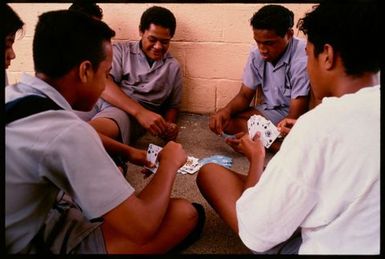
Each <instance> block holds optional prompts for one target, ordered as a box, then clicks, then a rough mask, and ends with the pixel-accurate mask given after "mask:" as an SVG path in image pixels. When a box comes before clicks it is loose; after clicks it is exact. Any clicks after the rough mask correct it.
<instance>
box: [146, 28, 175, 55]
mask: <svg viewBox="0 0 385 259" xmlns="http://www.w3.org/2000/svg"><path fill="white" fill-rule="evenodd" d="M140 36H141V37H142V39H141V41H142V50H143V52H144V54H145V55H146V56H147V57H148V58H150V59H152V60H161V59H162V58H163V56H164V54H166V52H167V50H168V48H169V46H170V40H171V35H170V30H169V29H167V28H165V27H162V26H160V25H155V24H153V23H152V24H150V27H149V28H148V29H147V30H145V31H144V32H140Z"/></svg>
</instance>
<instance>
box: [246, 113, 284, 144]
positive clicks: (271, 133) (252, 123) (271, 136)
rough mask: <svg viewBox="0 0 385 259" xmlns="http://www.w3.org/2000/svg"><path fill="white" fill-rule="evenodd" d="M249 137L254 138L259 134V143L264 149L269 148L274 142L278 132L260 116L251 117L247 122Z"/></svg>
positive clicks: (269, 122)
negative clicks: (260, 142)
mask: <svg viewBox="0 0 385 259" xmlns="http://www.w3.org/2000/svg"><path fill="white" fill-rule="evenodd" d="M247 125H248V129H249V136H250V138H251V139H253V138H254V136H255V134H256V133H257V132H260V134H261V141H262V143H263V145H264V146H265V147H266V148H269V147H270V145H271V144H272V143H273V142H274V140H275V139H276V138H277V137H278V136H279V131H278V129H277V127H275V125H274V124H273V123H272V122H271V121H269V120H267V119H266V118H264V117H262V116H260V115H253V116H251V117H250V119H249V120H248V121H247Z"/></svg>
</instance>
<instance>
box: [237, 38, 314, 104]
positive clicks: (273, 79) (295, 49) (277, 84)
mask: <svg viewBox="0 0 385 259" xmlns="http://www.w3.org/2000/svg"><path fill="white" fill-rule="evenodd" d="M305 47H306V42H305V41H304V40H301V39H298V38H295V37H293V38H292V40H291V41H290V42H289V44H288V47H287V49H286V51H285V53H284V54H283V55H282V57H281V59H280V60H279V61H278V62H277V64H276V65H275V67H274V66H273V65H272V64H271V63H270V62H266V61H264V60H263V59H262V58H261V55H260V53H259V50H258V48H257V47H254V48H253V49H252V50H251V52H250V55H249V58H248V60H247V63H246V66H245V69H244V74H243V84H244V85H245V86H247V87H249V88H251V89H254V90H256V89H257V87H262V96H263V102H262V104H261V106H262V109H265V110H273V109H274V110H275V109H281V108H288V107H289V106H290V101H291V99H295V98H297V97H299V96H307V95H309V90H310V82H309V77H308V74H307V70H306V66H307V56H306V52H305Z"/></svg>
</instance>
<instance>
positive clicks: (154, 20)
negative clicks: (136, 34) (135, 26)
mask: <svg viewBox="0 0 385 259" xmlns="http://www.w3.org/2000/svg"><path fill="white" fill-rule="evenodd" d="M151 24H155V25H160V26H162V27H164V28H167V29H169V30H170V35H171V37H173V36H174V34H175V29H176V19H175V16H174V14H173V13H172V12H171V11H170V10H168V9H167V8H164V7H161V6H152V7H150V8H148V9H147V10H146V11H144V13H143V14H142V17H141V18H140V25H139V30H140V32H142V33H144V31H145V30H148V29H149V28H150V25H151Z"/></svg>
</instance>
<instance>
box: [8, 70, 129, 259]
mask: <svg viewBox="0 0 385 259" xmlns="http://www.w3.org/2000/svg"><path fill="white" fill-rule="evenodd" d="M30 94H37V95H43V96H44V95H45V96H48V97H49V98H51V99H52V100H54V101H55V102H56V103H57V104H58V105H60V106H61V107H62V108H63V110H57V111H54V110H51V111H45V112H41V113H38V114H34V115H31V116H29V117H26V118H22V119H19V120H16V121H14V122H11V123H9V124H8V125H7V126H6V131H5V133H6V138H5V179H6V182H5V213H6V215H5V236H6V238H5V239H6V248H7V252H8V253H17V252H19V251H20V250H22V249H24V248H25V247H26V246H27V245H28V244H29V243H30V241H31V240H32V238H33V237H34V236H35V234H36V233H37V232H38V230H39V229H40V227H41V226H42V224H43V222H44V220H45V218H46V216H47V214H48V211H49V210H50V209H51V208H52V206H53V203H54V202H55V199H56V196H57V194H58V192H59V190H64V191H65V192H66V193H68V194H69V195H70V196H71V197H72V198H73V199H74V201H75V202H76V203H77V204H79V206H80V207H81V208H82V211H83V214H84V215H85V216H86V217H87V218H88V219H93V218H98V217H101V216H103V215H104V214H106V213H107V212H109V211H110V210H111V209H113V208H115V207H116V206H118V205H119V204H121V203H122V202H123V201H124V200H126V199H127V198H128V197H129V196H130V195H132V194H133V193H134V189H133V187H132V186H131V185H130V184H129V183H128V182H127V181H126V180H125V179H124V177H123V175H122V173H121V172H120V171H119V169H117V167H116V165H115V164H114V162H113V161H112V159H111V158H110V157H109V156H108V154H107V152H106V151H105V149H104V147H103V145H102V142H101V140H100V138H99V136H98V135H97V133H96V131H95V130H94V129H93V128H92V127H91V126H90V125H89V124H88V123H86V122H84V121H82V120H80V119H79V118H78V117H77V116H76V115H75V114H74V113H73V111H72V109H71V107H70V105H69V103H68V102H67V101H66V100H65V99H64V97H63V96H61V95H60V93H59V92H57V91H56V90H55V89H54V88H53V87H51V86H50V85H48V84H47V83H45V82H44V81H42V80H40V79H38V78H35V77H32V76H29V75H26V74H25V75H23V77H22V79H21V82H20V83H19V84H16V85H13V86H9V87H6V102H9V101H11V100H14V99H16V98H19V97H23V96H26V95H30Z"/></svg>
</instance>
